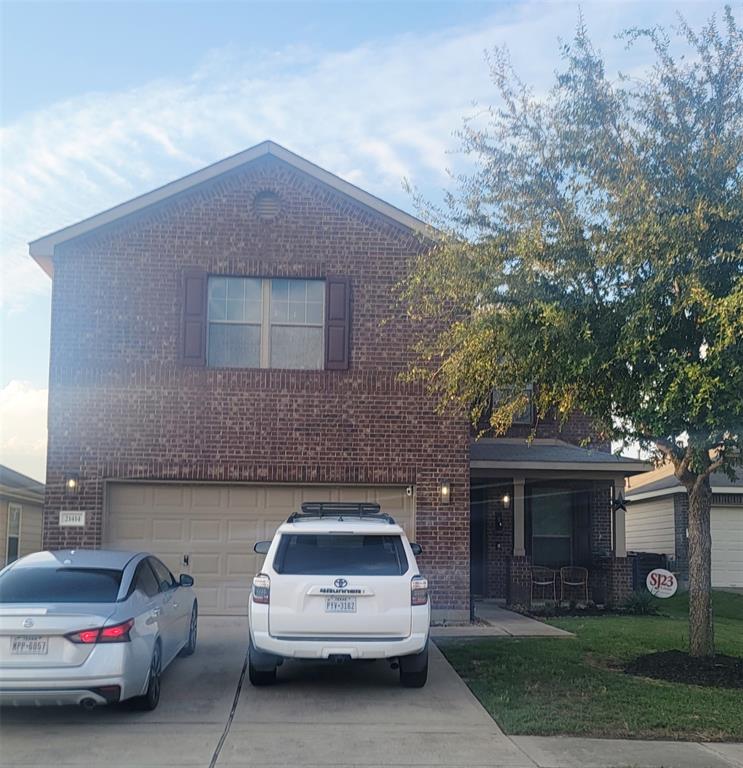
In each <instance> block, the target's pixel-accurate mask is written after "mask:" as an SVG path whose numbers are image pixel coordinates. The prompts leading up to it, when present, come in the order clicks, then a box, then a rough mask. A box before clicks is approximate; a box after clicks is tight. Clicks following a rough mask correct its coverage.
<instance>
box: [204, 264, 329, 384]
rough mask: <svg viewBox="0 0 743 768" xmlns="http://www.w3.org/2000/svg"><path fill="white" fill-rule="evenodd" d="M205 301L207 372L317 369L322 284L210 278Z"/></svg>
mask: <svg viewBox="0 0 743 768" xmlns="http://www.w3.org/2000/svg"><path fill="white" fill-rule="evenodd" d="M208 295H209V299H208V311H207V324H208V332H207V363H208V365H209V366H211V367H216V368H220V367H223V368H269V367H270V368H305V369H320V368H322V367H323V363H324V353H325V349H324V337H325V281H324V280H295V279H289V278H273V279H268V278H266V279H262V278H253V277H249V278H248V277H210V278H209V287H208Z"/></svg>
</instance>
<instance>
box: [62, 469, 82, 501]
mask: <svg viewBox="0 0 743 768" xmlns="http://www.w3.org/2000/svg"><path fill="white" fill-rule="evenodd" d="M64 492H65V496H77V494H78V493H79V492H80V476H79V475H78V474H76V473H73V472H68V473H67V474H66V475H65V476H64Z"/></svg>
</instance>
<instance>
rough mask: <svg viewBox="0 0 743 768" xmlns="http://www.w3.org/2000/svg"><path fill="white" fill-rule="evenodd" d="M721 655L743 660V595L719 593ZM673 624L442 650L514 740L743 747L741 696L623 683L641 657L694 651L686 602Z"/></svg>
mask: <svg viewBox="0 0 743 768" xmlns="http://www.w3.org/2000/svg"><path fill="white" fill-rule="evenodd" d="M713 601H714V605H715V630H716V636H717V645H718V650H719V651H720V652H721V653H725V654H729V655H732V656H743V595H735V594H726V593H722V592H714V593H713ZM669 608H670V609H671V610H670V613H671V615H670V616H665V615H664V616H638V617H635V616H616V615H614V616H602V617H585V618H583V617H580V618H561V619H554V620H550V621H549V623H550V624H554V625H556V626H559V627H561V628H562V629H567V630H568V631H570V632H573V633H575V638H574V639H572V638H568V639H556V638H534V639H531V638H529V639H520V640H508V639H503V638H494V639H492V640H484V641H481V642H472V641H468V642H446V643H444V642H442V641H438V642H439V644H440V645H441V648H442V650H443V651H444V653H445V655H446V657H447V659H448V660H449V661H450V662H451V663H452V664H453V665H454V667H455V669H456V670H457V672H459V674H460V675H462V677H463V679H464V680H465V682H466V683H467V685H469V687H470V688H471V689H472V691H473V692H474V694H475V695H476V696H477V697H478V699H480V701H481V702H482V704H483V706H484V707H485V708H486V709H487V710H488V712H490V714H491V715H492V716H493V717H494V718H495V720H496V721H497V722H498V724H499V725H500V726H501V728H503V730H504V731H505V732H506V733H509V734H535V735H544V736H550V735H558V734H565V735H569V734H570V735H578V736H598V737H615V738H648V739H688V740H702V741H706V740H712V741H718V740H719V741H725V740H732V741H741V740H743V692H741V691H740V690H735V689H723V688H701V687H699V686H696V685H686V684H684V683H670V682H662V681H657V680H643V679H640V678H637V677H633V676H631V675H626V674H625V673H624V672H623V671H622V670H623V667H624V665H625V664H627V663H628V662H629V661H631V660H632V659H634V658H636V657H637V656H640V655H643V654H646V653H655V652H658V651H665V650H671V649H677V650H682V649H683V648H684V647H685V645H686V643H687V636H686V634H687V609H688V603H687V599H686V595H677V596H675V597H673V598H671V599H669V600H664V601H663V605H662V610H663V613H664V614H665V613H666V611H667V609H669Z"/></svg>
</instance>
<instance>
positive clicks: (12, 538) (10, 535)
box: [5, 502, 23, 565]
mask: <svg viewBox="0 0 743 768" xmlns="http://www.w3.org/2000/svg"><path fill="white" fill-rule="evenodd" d="M22 514H23V507H22V506H21V505H20V504H13V503H12V502H11V503H10V504H8V531H7V536H6V541H5V564H6V565H8V564H9V563H12V562H13V561H14V560H17V559H18V556H19V553H20V551H21V517H22Z"/></svg>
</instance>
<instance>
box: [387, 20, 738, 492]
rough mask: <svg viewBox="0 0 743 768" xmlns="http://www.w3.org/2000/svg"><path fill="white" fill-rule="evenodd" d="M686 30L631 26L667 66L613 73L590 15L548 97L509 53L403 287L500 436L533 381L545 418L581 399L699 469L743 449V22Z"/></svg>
mask: <svg viewBox="0 0 743 768" xmlns="http://www.w3.org/2000/svg"><path fill="white" fill-rule="evenodd" d="M675 35H676V37H675V39H674V40H672V39H671V38H670V37H669V36H668V35H667V34H666V33H665V32H664V31H663V30H661V29H635V30H630V31H627V32H625V33H624V37H625V39H626V41H627V45H628V46H638V45H649V46H650V47H651V48H652V50H653V51H654V62H655V63H654V66H653V67H652V68H650V69H648V70H647V71H646V72H644V73H641V74H640V75H635V74H633V76H632V77H624V76H619V77H615V78H611V77H609V76H607V74H606V71H605V67H604V63H603V61H602V58H601V56H600V54H599V53H598V52H597V51H596V50H595V49H594V48H593V47H592V45H591V42H590V40H589V37H588V34H587V31H586V29H585V28H584V27H583V26H582V24H581V25H580V26H579V28H578V30H577V33H576V35H575V38H574V40H573V41H572V42H571V43H569V44H566V45H564V46H563V49H562V56H563V62H564V67H563V69H562V71H561V72H559V73H558V74H557V76H556V80H555V83H554V85H553V87H552V89H551V90H550V91H549V93H548V94H547V95H546V96H545V97H544V98H542V99H537V98H535V97H534V95H533V94H532V92H531V91H530V90H529V88H528V87H527V86H526V85H524V84H523V83H521V82H520V81H519V79H518V77H517V76H516V74H515V72H514V71H513V69H512V68H511V65H510V62H509V59H508V56H507V53H506V52H505V51H504V50H496V51H494V52H493V53H492V55H491V57H490V60H489V63H490V67H491V72H492V77H493V81H494V84H495V86H496V89H497V91H498V94H499V96H500V101H499V104H498V106H496V107H493V108H491V110H490V111H489V112H488V117H487V124H485V125H480V124H475V123H467V124H466V125H465V127H464V129H463V130H462V131H461V133H460V136H461V140H462V145H463V150H464V152H465V153H466V154H468V155H469V156H470V158H471V159H472V160H474V162H475V167H476V170H475V171H474V172H473V173H472V174H471V175H468V176H463V177H461V178H460V179H459V186H458V190H457V191H456V192H453V193H452V194H451V195H450V196H449V198H448V205H447V206H446V208H444V209H443V210H438V211H437V210H431V209H428V211H427V213H428V215H429V218H430V219H431V221H432V223H433V224H434V225H436V227H437V228H438V230H439V240H438V244H437V245H436V246H435V247H434V248H433V249H432V251H430V252H429V253H427V254H425V255H424V256H422V257H421V258H420V260H419V262H418V263H417V264H416V267H415V269H414V272H413V274H412V275H411V277H410V279H409V280H408V281H407V283H406V284H405V285H404V286H403V289H402V291H403V297H404V301H405V303H406V305H407V307H408V312H409V316H410V317H411V318H412V320H413V321H415V322H417V323H418V324H419V327H420V328H421V329H422V334H421V337H422V338H424V339H425V340H424V341H422V342H421V344H420V346H419V349H418V352H419V354H420V361H421V363H420V365H419V366H418V367H416V368H415V369H414V370H412V371H411V373H410V375H411V376H413V377H422V378H423V379H425V380H427V381H428V382H429V383H430V384H431V386H432V387H433V388H434V389H435V390H436V391H437V392H438V394H439V396H440V402H441V403H442V407H446V408H449V407H452V406H453V407H458V408H461V409H463V410H464V411H466V412H468V413H469V415H470V417H471V418H472V420H473V422H475V423H478V422H479V421H480V420H481V419H482V418H483V417H484V416H485V415H486V414H487V416H488V418H489V421H490V427H491V428H492V429H493V431H494V432H495V433H496V434H502V433H504V432H505V431H506V430H507V429H508V426H509V425H510V424H511V421H512V418H513V415H514V414H515V413H518V412H519V411H520V410H521V409H522V408H523V405H524V403H523V402H522V400H521V399H520V395H519V392H520V390H521V387H522V385H526V384H527V383H529V382H536V383H537V385H538V386H537V391H536V404H537V411H538V415H539V417H540V418H543V417H544V416H545V415H546V414H548V413H554V414H557V416H558V417H559V418H563V419H564V418H567V416H568V414H569V413H570V412H571V411H573V410H576V409H578V410H580V411H582V412H584V413H586V414H588V415H589V416H591V417H592V418H593V419H594V420H595V422H596V424H597V425H598V427H599V429H600V430H601V434H602V435H603V436H604V437H607V438H612V439H622V440H625V441H628V442H629V441H639V442H640V443H641V444H642V445H644V446H646V447H653V446H655V447H657V448H659V449H660V450H661V451H662V452H663V453H665V454H666V455H667V456H668V457H669V458H671V459H672V460H673V461H674V463H675V464H680V463H681V461H682V460H683V461H684V462H685V463H684V466H683V468H681V469H679V470H678V473H679V474H680V475H683V472H687V473H690V472H691V473H693V474H694V477H696V475H698V474H702V475H704V474H706V473H708V472H711V471H712V470H713V469H717V468H718V467H721V468H723V469H729V468H730V467H732V466H733V465H734V464H736V463H739V462H740V450H739V445H738V443H739V438H740V430H741V423H742V422H743V397H742V396H741V393H743V33H742V32H741V29H739V28H738V26H737V24H736V22H735V19H734V17H733V14H732V12H731V10H730V9H729V8H728V9H726V11H725V13H724V17H723V19H722V23H721V24H719V23H718V21H717V20H716V19H715V18H714V17H713V18H712V19H711V20H710V21H709V23H708V24H707V25H706V26H705V27H704V28H703V29H701V30H699V31H695V30H693V29H691V28H690V27H689V26H688V25H687V24H686V23H685V22H684V21H683V20H681V21H680V22H679V25H678V28H677V29H676V32H675ZM675 45H676V46H679V47H680V48H682V49H683V50H684V51H685V54H686V55H685V56H676V54H675V53H674V51H675V47H674V46H675ZM432 328H434V329H435V328H438V329H441V330H440V331H439V332H437V333H433V334H431V329H432ZM423 331H425V333H424V332H423ZM494 388H497V389H500V390H503V391H505V392H508V391H510V392H513V395H512V396H511V397H506V398H502V399H500V400H499V403H498V404H496V406H495V407H493V409H492V412H490V411H489V405H490V393H491V392H492V390H493V389H494ZM711 449H714V451H716V454H715V453H713V454H712V457H710V450H711Z"/></svg>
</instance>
